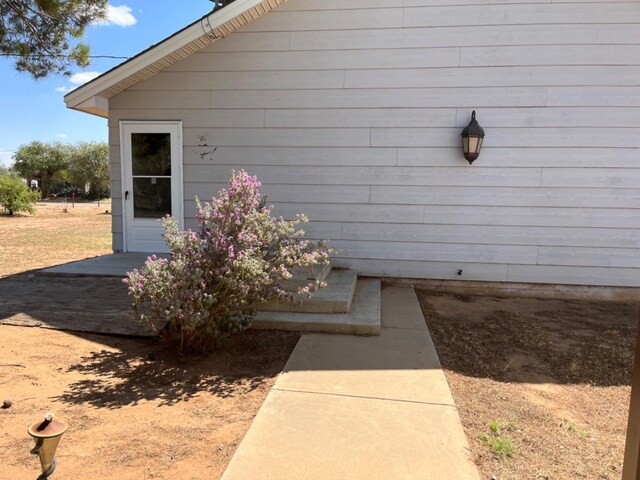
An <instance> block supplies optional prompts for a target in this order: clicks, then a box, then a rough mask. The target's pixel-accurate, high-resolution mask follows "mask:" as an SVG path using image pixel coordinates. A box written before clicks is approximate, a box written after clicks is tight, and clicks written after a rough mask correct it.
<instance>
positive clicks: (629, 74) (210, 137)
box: [109, 0, 640, 286]
mask: <svg viewBox="0 0 640 480" xmlns="http://www.w3.org/2000/svg"><path fill="white" fill-rule="evenodd" d="M639 85H640V3H639V2H637V1H628V2H617V1H590V0H584V1H580V0H573V1H572V0H567V1H564V2H562V3H560V2H555V1H544V0H540V1H537V2H536V1H534V0H530V1H521V0H509V2H508V3H507V2H503V1H501V0H453V1H451V0H449V1H446V2H444V1H442V0H289V2H288V3H286V4H285V5H284V6H282V7H280V8H278V9H277V10H275V11H273V12H271V13H269V14H268V15H266V16H265V17H263V18H260V19H258V20H257V21H255V22H253V23H251V24H249V25H247V26H246V27H244V28H243V29H242V30H240V31H238V32H236V33H234V34H232V35H231V36H229V37H228V38H226V39H224V40H222V41H220V42H218V43H216V44H214V45H213V46H211V47H209V48H207V49H206V50H205V51H203V52H201V53H197V54H195V55H193V56H191V57H190V58H188V59H186V60H183V61H181V62H179V63H177V64H175V65H173V66H172V67H170V68H169V69H167V70H166V71H163V72H161V73H159V74H157V75H155V76H154V77H153V78H151V79H149V80H147V81H145V82H143V83H140V84H138V85H136V86H134V87H132V88H131V89H129V90H128V91H125V92H123V93H121V94H120V95H118V96H116V97H114V98H112V99H111V102H110V120H109V121H110V129H111V132H110V139H111V145H112V161H113V164H114V165H113V166H114V168H113V169H112V172H113V192H114V199H115V201H114V247H115V248H119V247H121V245H122V239H121V235H122V234H121V231H122V225H121V218H120V217H119V213H120V212H119V202H118V196H119V194H120V183H119V180H120V179H119V175H120V168H119V146H118V144H119V139H118V129H117V126H118V121H119V120H121V119H127V120H145V119H148V120H160V119H162V120H183V121H184V127H185V128H184V145H185V147H184V148H185V151H184V159H185V160H184V161H185V165H184V177H185V202H186V212H187V216H188V217H189V218H187V225H191V226H193V225H194V221H193V215H194V203H193V198H194V196H196V195H197V196H199V197H200V198H205V199H206V198H208V197H210V196H211V195H213V194H215V193H216V192H217V191H218V189H219V188H221V187H222V186H223V184H224V182H225V181H226V180H227V179H228V177H229V174H230V171H231V169H232V168H236V169H237V168H246V169H247V170H248V171H249V172H251V173H253V174H256V175H258V177H259V178H260V179H261V180H262V182H263V183H264V184H265V187H264V192H265V193H266V194H267V195H268V196H269V200H270V201H271V202H273V203H274V204H275V205H276V211H277V212H279V213H281V214H282V215H285V216H292V215H293V214H295V213H297V212H305V213H306V214H307V215H308V216H309V217H310V219H311V220H312V223H311V224H310V225H309V226H308V228H307V229H306V230H307V231H308V233H309V234H310V236H311V237H313V238H322V239H329V240H331V244H332V245H333V246H335V247H337V248H339V249H341V250H342V252H341V253H340V254H339V256H338V260H337V263H339V264H340V265H345V266H350V267H353V268H357V269H359V270H360V271H362V272H363V273H365V274H372V275H391V276H403V277H419V278H439V279H471V280H490V281H513V282H545V283H547V282H548V283H566V284H592V285H618V286H640V255H639V253H640V250H639V248H640V210H639V208H640V86H639ZM472 109H475V110H477V115H478V120H479V121H480V123H481V124H482V126H483V127H484V128H485V131H486V133H487V137H486V140H485V147H484V149H483V151H482V155H481V156H480V159H479V160H477V161H476V163H475V164H474V165H473V166H469V165H468V164H467V162H466V161H465V160H464V158H463V157H462V154H461V148H460V137H459V135H460V131H461V129H462V127H463V126H464V125H466V123H467V122H468V121H469V117H470V114H471V110H472ZM205 144H206V145H208V146H201V145H205ZM214 147H215V148H216V149H217V150H216V151H215V153H213V154H207V152H210V151H211V150H213V148H214ZM459 270H462V275H458V271H459Z"/></svg>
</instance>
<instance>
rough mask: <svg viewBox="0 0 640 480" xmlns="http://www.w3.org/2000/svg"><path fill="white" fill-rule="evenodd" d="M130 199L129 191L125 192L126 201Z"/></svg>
mask: <svg viewBox="0 0 640 480" xmlns="http://www.w3.org/2000/svg"><path fill="white" fill-rule="evenodd" d="M128 198H129V190H127V191H126V192H124V199H125V200H127V199H128Z"/></svg>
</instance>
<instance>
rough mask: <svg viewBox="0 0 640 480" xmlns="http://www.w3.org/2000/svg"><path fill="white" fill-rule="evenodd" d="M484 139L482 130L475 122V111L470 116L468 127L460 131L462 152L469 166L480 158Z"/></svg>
mask: <svg viewBox="0 0 640 480" xmlns="http://www.w3.org/2000/svg"><path fill="white" fill-rule="evenodd" d="M483 139H484V130H483V129H482V127H481V126H480V124H479V123H478V121H477V120H476V111H475V110H474V111H473V113H472V114H471V121H470V122H469V125H467V126H466V127H465V129H464V130H462V151H463V152H464V158H466V159H467V161H468V162H469V165H471V164H472V163H473V162H474V160H476V159H477V158H478V157H479V156H480V150H481V149H482V140H483Z"/></svg>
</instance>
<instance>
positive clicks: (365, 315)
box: [252, 279, 380, 335]
mask: <svg viewBox="0 0 640 480" xmlns="http://www.w3.org/2000/svg"><path fill="white" fill-rule="evenodd" d="M252 328H255V329H258V330H296V331H305V332H330V333H343V334H352V335H379V334H380V280H373V279H366V280H358V283H357V285H356V290H355V293H354V296H353V302H352V303H351V311H350V312H349V313H296V312H293V313H291V312H258V317H257V318H256V319H255V320H254V321H253V323H252Z"/></svg>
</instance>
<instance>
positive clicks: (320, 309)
mask: <svg viewBox="0 0 640 480" xmlns="http://www.w3.org/2000/svg"><path fill="white" fill-rule="evenodd" d="M325 281H326V282H327V286H326V287H325V288H320V289H318V290H316V291H315V292H314V293H313V295H312V296H311V298H308V297H307V296H306V295H297V296H296V298H297V301H296V302H293V303H284V302H270V303H263V304H262V305H260V307H259V308H258V310H260V311H261V312H296V313H349V309H350V308H351V302H352V300H353V294H354V293H355V290H356V284H357V282H358V272H356V271H355V270H332V271H331V273H330V274H329V276H328V277H327V278H326V280H325Z"/></svg>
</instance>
